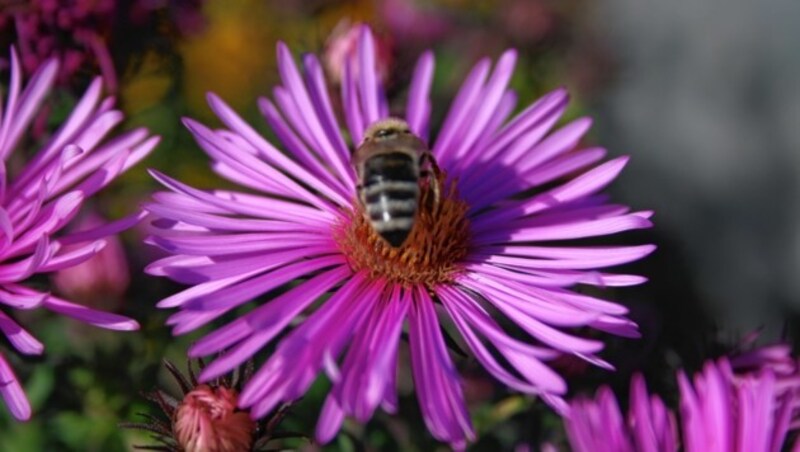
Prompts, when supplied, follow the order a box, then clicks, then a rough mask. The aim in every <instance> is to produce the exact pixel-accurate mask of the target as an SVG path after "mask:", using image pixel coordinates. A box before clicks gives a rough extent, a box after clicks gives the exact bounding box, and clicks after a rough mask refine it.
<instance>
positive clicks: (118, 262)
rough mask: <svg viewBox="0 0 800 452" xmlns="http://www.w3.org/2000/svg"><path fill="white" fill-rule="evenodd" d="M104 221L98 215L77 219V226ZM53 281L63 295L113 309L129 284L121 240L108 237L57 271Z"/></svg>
mask: <svg viewBox="0 0 800 452" xmlns="http://www.w3.org/2000/svg"><path fill="white" fill-rule="evenodd" d="M102 224H104V221H103V219H102V218H100V217H99V216H97V215H90V216H87V217H86V218H85V219H83V220H82V221H80V223H79V225H78V228H77V230H78V231H81V230H87V229H92V228H93V227H96V226H100V225H102ZM52 279H53V284H54V285H55V286H56V288H57V290H58V291H59V292H60V293H61V294H63V295H65V296H66V297H68V298H70V299H73V300H77V301H79V302H81V303H83V304H85V305H88V306H93V307H104V308H106V309H114V308H116V307H118V306H116V305H118V304H119V301H120V300H121V298H122V295H123V294H124V293H125V290H127V288H128V285H129V284H130V272H129V270H128V263H127V260H126V258H125V251H124V249H123V247H122V242H120V240H119V238H117V237H116V236H112V237H108V238H107V239H106V245H105V246H104V247H103V249H101V250H100V251H99V252H98V253H97V254H95V255H94V256H92V257H91V258H89V259H88V260H87V261H85V262H82V263H80V264H77V265H74V266H72V267H67V268H64V269H62V270H59V271H57V272H56V273H54V274H53V275H52Z"/></svg>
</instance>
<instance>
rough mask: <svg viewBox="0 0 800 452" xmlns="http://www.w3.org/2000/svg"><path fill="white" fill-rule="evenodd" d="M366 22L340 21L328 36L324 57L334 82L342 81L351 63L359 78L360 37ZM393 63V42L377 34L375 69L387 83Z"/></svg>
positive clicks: (353, 72) (382, 80)
mask: <svg viewBox="0 0 800 452" xmlns="http://www.w3.org/2000/svg"><path fill="white" fill-rule="evenodd" d="M363 27H364V24H362V23H360V22H355V23H350V21H348V20H346V19H345V20H342V21H340V22H339V23H338V24H337V25H336V27H335V28H334V29H333V31H332V32H331V35H330V36H328V40H327V42H326V43H325V53H324V54H323V56H322V58H323V61H324V62H325V67H326V69H327V70H328V73H329V74H330V76H331V79H332V80H333V82H334V83H341V82H342V79H343V78H344V68H345V65H347V64H350V65H351V66H350V68H351V71H352V72H351V73H352V74H353V77H354V78H358V70H359V69H358V54H357V52H356V49H357V48H358V39H359V36H360V35H361V32H362V29H363ZM391 64H392V44H391V41H390V40H389V39H388V38H385V37H380V36H375V66H376V67H375V71H376V74H377V76H378V79H379V80H380V81H381V82H382V83H386V81H387V80H388V78H389V69H390V68H391Z"/></svg>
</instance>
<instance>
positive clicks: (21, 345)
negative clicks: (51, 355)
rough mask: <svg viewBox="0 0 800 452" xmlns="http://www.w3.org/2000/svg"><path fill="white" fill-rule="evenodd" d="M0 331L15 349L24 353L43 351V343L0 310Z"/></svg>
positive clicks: (40, 352)
mask: <svg viewBox="0 0 800 452" xmlns="http://www.w3.org/2000/svg"><path fill="white" fill-rule="evenodd" d="M0 331H2V332H3V334H5V335H6V337H7V338H8V341H9V342H11V345H13V346H14V348H15V349H17V351H19V352H20V353H23V354H25V355H41V354H42V352H43V351H44V345H42V343H41V342H39V341H38V340H36V338H35V337H33V336H31V334H30V333H28V332H27V331H25V329H23V328H22V327H21V326H19V325H18V324H17V322H15V321H14V320H12V319H11V317H8V316H7V315H5V314H4V313H3V312H2V311H0Z"/></svg>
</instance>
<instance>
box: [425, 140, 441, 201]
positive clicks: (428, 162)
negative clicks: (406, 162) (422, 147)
mask: <svg viewBox="0 0 800 452" xmlns="http://www.w3.org/2000/svg"><path fill="white" fill-rule="evenodd" d="M420 167H422V168H423V169H422V170H421V171H420V177H422V178H425V179H427V180H428V186H429V187H430V188H431V191H433V209H431V211H432V212H433V213H436V212H438V211H439V204H440V201H441V196H442V192H441V187H440V185H439V179H440V176H441V174H442V170H441V169H439V165H438V164H437V163H436V159H435V158H434V157H433V154H432V153H431V152H430V151H427V152H424V153H423V154H422V155H421V156H420Z"/></svg>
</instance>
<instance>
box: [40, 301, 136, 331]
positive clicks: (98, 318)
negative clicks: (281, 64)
mask: <svg viewBox="0 0 800 452" xmlns="http://www.w3.org/2000/svg"><path fill="white" fill-rule="evenodd" d="M43 305H44V307H45V308H46V309H48V310H50V311H53V312H56V313H59V314H62V315H65V316H67V317H72V318H73V319H75V320H80V321H81V322H84V323H88V324H90V325H94V326H97V327H100V328H105V329H107V330H118V331H134V330H138V329H139V323H137V322H136V321H135V320H133V319H129V318H128V317H124V316H121V315H117V314H111V313H108V312H103V311H96V310H94V309H89V308H87V307H85V306H81V305H77V304H74V303H70V302H68V301H66V300H63V299H61V298H57V297H54V296H52V295H50V296H48V297H47V298H46V299H45V300H44V303H43Z"/></svg>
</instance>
